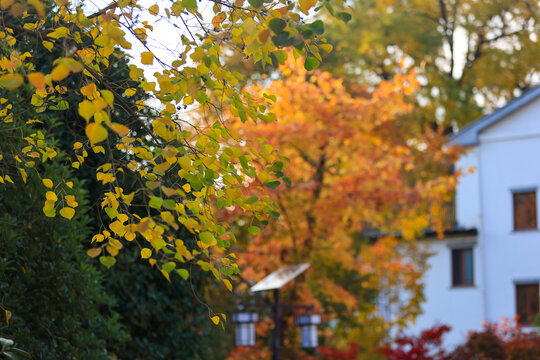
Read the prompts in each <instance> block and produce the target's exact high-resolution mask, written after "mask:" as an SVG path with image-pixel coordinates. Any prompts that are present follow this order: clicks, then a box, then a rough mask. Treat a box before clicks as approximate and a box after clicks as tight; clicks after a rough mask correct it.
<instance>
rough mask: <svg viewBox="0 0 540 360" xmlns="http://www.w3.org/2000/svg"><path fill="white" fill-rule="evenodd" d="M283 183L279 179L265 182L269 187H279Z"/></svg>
mask: <svg viewBox="0 0 540 360" xmlns="http://www.w3.org/2000/svg"><path fill="white" fill-rule="evenodd" d="M280 184H281V183H280V182H279V181H278V180H272V181H269V182H267V183H266V184H264V185H265V186H266V187H267V188H269V189H275V188H277V187H278V186H279V185H280Z"/></svg>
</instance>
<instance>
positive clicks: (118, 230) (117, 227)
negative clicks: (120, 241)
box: [109, 221, 126, 236]
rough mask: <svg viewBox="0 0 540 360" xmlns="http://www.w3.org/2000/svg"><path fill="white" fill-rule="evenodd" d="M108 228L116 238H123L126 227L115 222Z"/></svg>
mask: <svg viewBox="0 0 540 360" xmlns="http://www.w3.org/2000/svg"><path fill="white" fill-rule="evenodd" d="M109 228H110V229H111V230H112V231H114V233H115V234H117V235H118V236H123V235H124V234H125V233H126V226H125V225H124V224H122V223H121V222H120V221H115V222H113V223H111V224H110V225H109Z"/></svg>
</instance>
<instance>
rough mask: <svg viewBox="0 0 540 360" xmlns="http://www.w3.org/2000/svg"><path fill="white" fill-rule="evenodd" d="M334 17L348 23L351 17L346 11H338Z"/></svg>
mask: <svg viewBox="0 0 540 360" xmlns="http://www.w3.org/2000/svg"><path fill="white" fill-rule="evenodd" d="M336 17H337V18H338V19H340V20H343V21H344V22H346V23H348V22H349V21H351V19H352V15H351V14H349V13H348V12H346V11H340V12H338V13H337V14H336Z"/></svg>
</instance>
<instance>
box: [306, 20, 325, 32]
mask: <svg viewBox="0 0 540 360" xmlns="http://www.w3.org/2000/svg"><path fill="white" fill-rule="evenodd" d="M309 27H310V29H311V30H313V32H314V33H315V34H318V35H322V34H324V23H323V22H322V21H321V20H316V21H314V22H312V23H311V24H309Z"/></svg>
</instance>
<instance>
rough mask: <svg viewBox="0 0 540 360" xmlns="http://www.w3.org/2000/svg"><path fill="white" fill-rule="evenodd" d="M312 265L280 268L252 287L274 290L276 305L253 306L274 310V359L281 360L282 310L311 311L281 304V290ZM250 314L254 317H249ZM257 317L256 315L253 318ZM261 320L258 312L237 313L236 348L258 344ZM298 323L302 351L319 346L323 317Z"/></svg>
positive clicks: (300, 319)
mask: <svg viewBox="0 0 540 360" xmlns="http://www.w3.org/2000/svg"><path fill="white" fill-rule="evenodd" d="M309 266H310V265H309V264H308V263H306V264H299V265H291V266H286V267H283V268H280V269H278V270H276V271H274V272H273V273H271V274H270V275H268V276H267V277H265V278H264V279H263V280H261V281H260V282H258V283H257V284H255V285H254V286H253V287H251V289H250V292H251V293H255V292H259V291H270V290H273V293H274V299H273V303H272V304H269V303H264V304H251V306H258V307H271V308H272V312H273V320H274V338H273V341H272V360H279V359H280V350H281V349H280V348H281V308H284V307H288V308H301V309H306V310H309V309H311V308H313V306H312V305H295V304H283V303H281V302H280V294H279V290H280V289H281V288H282V287H283V286H284V285H285V284H287V283H288V282H290V281H291V280H293V279H294V278H296V277H297V276H298V275H300V274H301V273H303V272H304V271H306V270H307V269H308V268H309ZM250 314H251V315H250ZM253 314H254V315H256V316H254V315H253ZM257 320H258V314H257V313H249V312H238V313H235V314H233V315H232V321H233V323H235V324H236V329H235V335H236V344H237V346H253V345H254V344H255V322H256V321H257ZM296 323H297V324H298V325H300V328H301V331H300V334H301V343H302V347H303V348H313V347H317V345H318V339H317V325H319V324H320V323H321V316H320V315H304V316H298V317H297V320H296Z"/></svg>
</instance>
